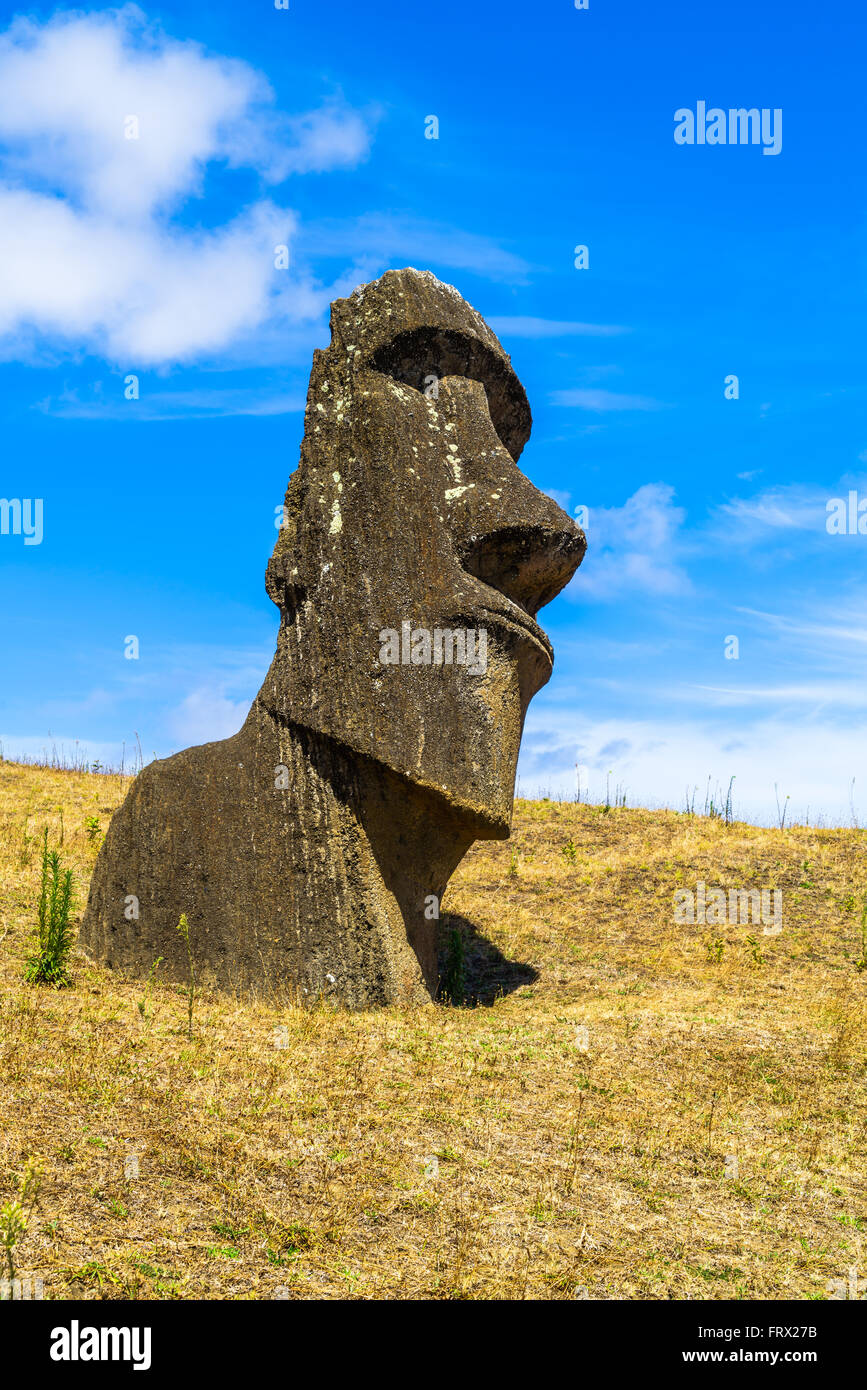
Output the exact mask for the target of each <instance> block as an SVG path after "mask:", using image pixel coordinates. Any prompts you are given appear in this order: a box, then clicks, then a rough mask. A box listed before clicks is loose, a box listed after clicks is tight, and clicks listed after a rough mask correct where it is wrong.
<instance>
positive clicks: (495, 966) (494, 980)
mask: <svg viewBox="0 0 867 1390" xmlns="http://www.w3.org/2000/svg"><path fill="white" fill-rule="evenodd" d="M438 956H439V988H438V989H437V1003H438V1004H445V1005H450V1006H452V1007H455V1008H458V1007H461V1006H463V1007H465V1008H471V1009H476V1008H490V1007H491V1005H492V1004H494V1003H496V1001H497V999H500V998H502V997H503V996H504V995H506V994H513V993H514V991H515V990H516V989H520V988H521V987H522V986H524V985H531V984H533V982H534V981H535V980H538V978H539V972H538V970H536V969H535V968H534V967H533V966H532V965H525V964H522V963H521V962H520V961H515V960H508V959H507V958H506V957H505V956H504V955H503V953H502V951H500V950H499V949H498V948H497V947H496V946H495V945H494V944H493V942H492V941H489V940H488V938H487V937H486V936H482V934H481V932H480V931H479V930H478V928H477V927H476V926H474V924H473V923H472V922H471V921H470V920H469V918H468V917H462V916H461V915H460V913H458V912H444V913H443V915H442V917H441V918H440V920H439V932H438Z"/></svg>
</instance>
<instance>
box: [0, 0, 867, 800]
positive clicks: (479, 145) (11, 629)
mask: <svg viewBox="0 0 867 1390" xmlns="http://www.w3.org/2000/svg"><path fill="white" fill-rule="evenodd" d="M19 13H20V12H18V11H16V10H15V9H14V8H12V9H4V11H3V13H2V26H0V27H2V31H3V32H2V37H0V415H2V431H3V455H2V472H0V496H2V497H5V498H7V499H15V498H17V499H22V500H24V499H36V498H41V499H42V500H43V515H44V520H43V531H44V534H43V538H42V542H41V544H39V545H36V544H33V545H25V543H24V537H23V535H14V534H8V535H0V594H2V604H0V652H2V681H0V738H2V742H3V748H4V751H5V753H6V755H7V756H14V755H15V754H16V753H18V754H21V753H27V754H38V753H39V752H40V751H41V749H42V748H44V747H48V748H50V747H51V745H52V743H56V744H57V745H60V744H63V745H65V746H66V748H67V749H70V748H73V747H74V746H75V741H76V740H78V741H79V745H78V746H79V748H82V747H83V748H86V749H87V750H88V754H89V756H92V757H94V758H100V759H101V760H102V761H104V762H105V761H117V760H118V759H119V756H120V749H121V745H122V743H123V742H124V741H125V742H126V745H127V749H129V747H130V746H131V744H132V743H133V742H134V740H135V733H136V731H137V732H138V734H139V735H140V738H141V742H142V746H143V748H144V751H145V756H146V758H147V757H150V756H151V755H152V754H153V753H156V754H157V755H159V756H165V755H166V754H168V753H170V752H172V751H175V750H177V749H179V748H182V747H185V746H187V745H189V744H191V743H199V742H203V741H206V740H207V739H210V738H215V737H223V736H225V735H227V734H229V733H232V732H234V730H235V729H237V728H238V727H239V726H240V723H241V722H242V719H243V717H244V714H245V713H246V710H247V708H248V706H249V702H250V700H251V699H252V697H253V696H254V694H255V693H256V690H257V689H258V686H259V684H260V682H261V679H262V676H263V675H264V672H265V670H266V669H267V666H268V663H269V660H270V656H271V654H272V651H273V646H274V639H275V635H276V629H277V612H276V609H275V608H274V607H273V605H272V604H271V603H270V601H269V600H268V599H267V597H266V595H265V592H264V582H263V581H264V570H265V564H266V562H267V558H268V555H269V553H270V550H271V547H272V546H273V543H274V539H275V536H276V532H275V529H274V514H275V508H276V507H278V506H279V504H280V502H281V501H282V496H283V492H284V489H285V485H286V480H287V478H288V475H289V473H290V472H291V470H292V469H293V468H294V466H295V464H296V462H297V456H298V447H299V444H300V439H301V433H302V428H303V416H302V408H303V402H304V395H305V390H306V381H307V375H308V372H309V367H310V357H311V353H312V350H313V348H314V347H316V346H321V345H324V344H325V343H326V342H327V338H328V331H327V306H328V303H329V302H330V300H331V299H332V298H334V297H336V296H337V295H343V294H346V293H348V292H349V291H351V289H352V288H354V286H355V285H356V284H358V283H361V282H362V281H365V280H369V279H372V278H375V277H376V276H378V275H379V274H381V273H382V272H383V271H384V270H386V269H387V268H388V267H389V266H401V265H407V264H411V265H415V266H418V267H419V268H422V269H429V270H432V271H433V272H434V274H436V275H438V276H439V277H440V278H441V279H444V280H446V281H448V282H449V283H451V284H454V285H456V286H457V287H458V289H459V290H460V291H461V293H462V294H464V295H465V296H466V298H467V299H468V300H469V301H470V302H471V303H472V304H473V305H474V306H475V307H476V308H478V309H479V311H480V312H481V313H482V314H483V315H484V317H485V318H486V319H488V321H489V322H490V323H491V324H492V326H493V327H494V329H495V330H496V331H497V332H498V333H499V335H500V338H501V340H502V342H503V344H504V346H505V348H506V350H507V351H508V352H510V353H511V355H512V360H513V363H514V365H515V367H516V370H517V371H518V374H519V376H520V377H521V379H522V381H523V382H524V385H525V387H526V389H527V393H528V395H529V398H530V403H531V406H532V409H533V414H534V429H533V435H532V438H531V440H530V443H529V444H528V446H527V448H526V450H525V452H524V454H523V456H522V463H521V466H522V467H523V469H524V471H525V472H526V473H527V474H528V476H530V477H531V478H532V479H533V481H534V482H535V483H536V484H537V485H538V486H540V487H541V488H543V489H545V490H546V491H549V492H551V493H552V494H554V495H555V496H556V497H557V498H558V500H560V501H561V503H562V504H563V505H564V506H566V507H567V508H568V509H569V510H570V511H574V509H575V508H576V507H578V506H582V505H583V506H586V507H588V508H589V520H588V526H587V533H588V542H589V549H588V554H587V557H586V559H585V562H584V564H583V565H582V567H581V569H580V570H579V571H578V574H577V576H576V578H575V579H574V580H573V581H572V584H571V585H570V586H569V589H568V590H567V591H566V592H565V593H564V594H563V595H561V597H560V598H558V599H557V600H556V601H555V602H554V603H553V604H552V605H551V606H550V607H549V608H547V609H546V610H544V612H543V614H542V621H543V625H544V626H545V627H546V629H547V630H548V631H549V633H550V634H551V637H552V640H553V641H554V645H555V650H556V654H557V660H556V665H555V672H554V676H553V678H552V681H551V683H550V684H549V686H548V687H546V689H545V690H544V691H543V692H541V693H540V695H539V696H537V698H536V700H535V701H534V703H533V705H532V706H531V711H530V714H529V716H528V721H527V728H526V732H525V739H524V747H523V752H522V761H521V768H520V778H521V781H520V790H521V792H522V793H524V794H530V793H532V792H539V791H542V792H545V791H548V790H550V791H551V792H552V793H557V792H558V791H559V792H563V793H566V794H571V793H572V792H573V790H574V788H575V777H576V773H575V765H576V763H578V764H579V765H580V766H581V768H582V784H583V785H584V786H585V787H587V786H588V785H589V789H590V794H591V796H593V797H594V798H598V797H600V796H602V795H604V789H605V784H606V780H607V778H608V775H609V773H610V779H611V785H612V788H613V787H614V785H615V784H619V785H621V786H622V787H624V788H625V789H626V791H627V796H628V799H629V801H630V803H633V802H640V803H644V804H651V805H653V804H670V805H674V806H680V807H682V806H683V804H684V799H685V795H686V788H687V787H688V786H689V787H690V788H692V787H694V786H696V785H697V786H698V787H699V788H700V791H699V794H698V797H697V802H698V804H699V805H701V804H702V803H703V800H704V794H705V787H706V784H707V780H708V778H711V781H712V784H713V785H715V784H717V783H719V784H721V785H722V786H726V785H727V784H728V782H729V779H730V778H731V777H732V776H734V777H735V779H736V780H735V783H734V800H735V805H736V807H737V809H738V811H739V812H740V814H742V815H744V816H746V817H748V818H751V819H755V820H758V821H762V820H772V819H773V818H774V816H775V814H776V807H775V783H776V784H777V793H776V794H777V795H779V797H780V799H781V801H782V800H783V799H784V798H785V797H786V796H788V797H790V798H791V800H790V802H789V815H790V816H794V817H803V816H806V815H809V819H810V820H811V821H814V820H822V821H824V823H826V824H833V823H844V824H845V823H849V821H850V819H851V808H850V798H851V801H852V803H853V804H854V807H855V811H856V815H857V816H858V817H859V819H860V820H861V822H862V823H863V821H864V820H867V757H865V749H867V729H865V718H864V701H865V673H867V621H865V602H864V600H865V589H867V585H865V564H864V560H865V550H867V536H861V535H858V534H855V535H831V534H829V533H828V531H827V528H826V521H827V505H828V502H829V500H830V499H832V498H837V497H844V498H845V497H848V494H849V492H850V491H854V492H856V493H857V496H858V498H859V499H860V498H865V499H867V420H865V409H864V407H865V372H864V366H865V350H864V332H863V320H864V297H865V250H864V242H865V206H867V197H865V178H864V172H863V170H864V158H863V148H862V147H863V142H864V135H865V119H864V114H863V99H862V97H861V91H862V87H863V78H862V71H861V69H862V55H863V52H864V49H865V39H867V32H865V30H867V21H865V18H864V16H863V11H862V10H861V7H860V6H857V5H855V4H854V3H828V4H825V5H823V6H820V7H816V6H814V5H807V4H806V3H794V4H793V3H791V0H790V3H786V4H783V3H781V2H780V0H763V3H762V4H761V5H756V4H755V0H752V3H746V0H733V3H730V4H728V5H726V6H724V7H723V6H718V7H716V8H715V9H712V10H709V9H707V7H698V6H696V7H692V9H690V8H688V7H683V6H660V5H647V4H640V3H637V2H636V0H623V2H622V3H614V2H613V0H590V7H589V9H588V10H586V11H584V10H581V11H579V10H576V9H575V8H574V4H573V3H572V0H569V2H568V3H567V0H559V2H558V3H555V2H553V0H546V2H545V3H542V4H540V5H538V6H536V7H527V6H525V5H518V4H515V3H511V2H509V3H504V2H501V3H493V2H492V0H479V3H476V4H473V5H471V6H470V5H466V4H460V5H458V4H455V3H452V0H441V3H439V4H438V5H437V6H435V7H434V6H424V5H417V6H403V5H401V6H398V5H395V4H393V3H388V4H386V3H377V2H376V0H372V2H371V3H366V4H364V5H358V4H351V3H348V0H337V3H331V4H329V5H327V6H325V5H323V4H322V3H321V0H320V3H314V0H291V5H290V9H289V10H288V12H287V11H277V10H275V9H273V8H269V7H268V6H267V5H266V4H265V3H258V4H255V5H247V6H238V5H230V4H228V3H221V2H220V0H218V2H217V3H214V4H211V5H207V6H203V5H200V4H196V5H186V4H168V5H160V6H147V7H145V8H143V9H136V8H135V7H132V6H127V7H125V8H124V9H123V10H120V11H117V10H114V11H112V10H106V9H93V10H91V9H84V10H80V11H76V12H74V14H73V13H72V12H70V11H64V10H63V9H60V10H57V11H54V10H52V9H49V8H40V7H36V8H35V9H33V10H28V11H27V16H28V18H27V19H26V20H21V19H20V18H18V17H17V16H18V15H19ZM699 101H704V102H706V103H707V105H708V107H719V108H722V109H723V110H727V109H729V108H737V107H755V108H759V109H768V110H771V111H773V110H781V111H782V113H783V114H782V126H781V129H782V148H781V150H780V152H779V153H778V154H776V155H765V154H764V153H763V149H762V147H761V145H738V144H736V145H723V146H720V145H716V146H714V145H708V144H705V145H697V144H696V145H691V146H689V145H678V144H676V143H675V140H674V129H675V120H674V113H675V111H677V110H679V109H681V108H689V109H692V110H695V109H696V105H697V103H698V102H699ZM131 114H138V116H139V119H140V132H139V138H138V139H137V140H131V139H125V138H124V135H123V122H124V120H125V119H126V117H127V116H129V115H131ZM430 115H436V116H437V117H438V120H439V138H438V139H437V140H430V139H426V138H425V118H426V117H428V116H430ZM278 243H279V244H285V245H287V246H288V248H289V268H288V269H287V270H276V269H275V268H274V265H273V247H274V245H276V244H278ZM577 245H586V246H587V247H588V248H589V268H588V269H580V270H579V269H576V268H575V265H574V259H575V256H574V248H575V247H576V246H577ZM129 374H135V375H136V376H137V377H138V379H139V399H138V400H127V399H125V396H124V382H125V379H126V378H127V377H128V375H129ZM732 374H734V375H736V376H737V378H738V382H739V397H738V399H726V397H725V381H726V378H727V377H728V376H730V375H732ZM130 635H135V636H137V637H138V639H139V649H140V655H139V659H138V660H127V659H125V657H124V639H125V638H126V637H127V636H130ZM731 636H736V637H737V638H738V642H739V655H738V658H737V659H736V660H732V659H726V656H725V647H726V638H728V637H731ZM729 647H731V644H729ZM853 778H854V779H855V783H854V790H853V788H852V779H853Z"/></svg>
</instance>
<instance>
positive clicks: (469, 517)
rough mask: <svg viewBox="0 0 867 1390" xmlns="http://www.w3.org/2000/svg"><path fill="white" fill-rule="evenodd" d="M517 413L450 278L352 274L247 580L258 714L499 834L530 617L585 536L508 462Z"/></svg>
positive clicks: (522, 709)
mask: <svg viewBox="0 0 867 1390" xmlns="http://www.w3.org/2000/svg"><path fill="white" fill-rule="evenodd" d="M530 426H531V416H530V409H529V406H528V403H527V398H526V395H525V393H524V390H523V387H522V386H521V383H520V382H519V381H518V378H517V376H516V375H515V373H514V371H513V369H512V366H511V363H510V361H509V358H508V357H507V355H506V353H505V352H504V351H503V349H502V347H501V346H500V343H499V342H498V341H497V339H496V337H495V336H494V334H493V333H492V332H491V330H490V329H489V328H488V327H487V325H486V324H485V323H484V321H483V319H482V318H481V317H480V316H479V314H478V313H476V311H475V310H474V309H472V308H471V307H470V305H469V304H467V302H466V301H465V300H464V299H463V298H462V297H461V296H460V295H459V294H458V292H457V291H456V290H455V289H453V288H452V287H451V286H449V285H445V284H442V283H441V282H440V281H438V280H437V279H436V278H435V277H434V276H432V275H430V274H429V273H426V272H419V271H416V270H411V269H409V270H400V271H388V272H387V273H386V274H385V275H383V276H382V278H381V279H379V280H377V281H375V282H374V283H372V284H369V285H363V286H361V287H360V288H359V289H357V290H356V291H355V292H354V294H352V295H351V296H350V297H349V298H348V299H344V300H337V301H336V302H335V303H334V305H333V306H332V312H331V344H330V346H329V347H328V348H327V349H326V350H324V351H317V352H316V353H315V354H314V361H313V369H312V372H311V376H310V386H309V392H308V398H307V409H306V416H305V432H304V441H303V444H302V448H301V459H300V463H299V466H298V468H297V469H296V471H295V473H294V474H293V475H292V477H291V479H290V481H289V487H288V490H287V493H286V504H285V509H284V519H285V524H284V526H283V527H282V528H281V531H280V536H279V538H278V541H277V544H276V546H275V549H274V553H273V555H272V557H271V560H270V563H269V565H268V571H267V577H266V583H267V588H268V592H269V594H270V595H271V597H272V599H273V600H274V602H275V603H276V604H277V605H278V607H279V608H280V612H281V628H280V635H279V638H278V644H277V655H276V657H275V659H274V662H273V664H272V667H271V670H270V672H269V674H268V677H267V678H266V681H265V684H264V686H263V688H262V691H261V693H260V697H259V699H260V701H261V702H262V703H263V704H264V705H265V707H266V708H267V709H268V710H269V712H270V713H272V714H273V715H274V716H275V717H277V718H278V719H281V720H284V721H286V722H287V724H289V725H300V726H303V727H305V728H308V729H312V730H314V731H316V732H318V733H320V734H323V735H326V736H327V737H328V738H330V739H333V740H335V741H337V742H338V743H340V744H342V745H344V746H345V747H346V748H348V749H350V750H353V751H354V752H355V753H357V754H359V755H361V756H362V757H364V758H370V759H374V760H376V761H377V762H380V763H383V764H385V765H386V766H387V767H388V768H390V769H391V770H392V771H393V772H396V773H398V774H399V775H400V776H402V777H405V778H407V779H408V780H409V781H410V782H411V783H412V784H413V785H414V786H415V787H417V788H419V789H422V790H424V791H425V792H426V793H428V794H429V795H430V796H431V797H434V798H437V799H439V800H440V801H445V802H447V803H448V806H449V808H450V812H451V814H453V815H454V816H455V817H457V818H458V819H460V820H461V821H463V822H465V823H466V825H467V827H468V828H470V829H472V831H473V834H474V835H475V836H477V837H480V838H484V837H499V836H504V835H506V834H508V829H509V824H510V821H511V811H512V799H513V795H514V784H515V772H516V766H517V758H518V749H519V745H520V740H521V733H522V729H523V723H524V716H525V714H526V710H527V706H528V704H529V701H530V699H531V698H532V696H533V695H534V694H535V693H536V691H537V690H538V689H539V688H540V687H541V686H542V685H544V684H545V682H546V681H547V680H548V678H549V676H550V674H551V668H552V660H553V656H552V651H551V647H550V644H549V642H548V639H547V638H546V636H545V634H544V633H543V632H542V630H541V628H539V626H538V625H537V623H536V621H535V614H536V613H537V611H538V610H539V609H540V608H541V607H542V606H543V605H544V604H546V603H548V602H550V600H551V599H552V598H554V596H555V595H556V594H557V593H558V592H559V591H560V590H561V589H562V588H563V586H564V585H565V584H566V583H567V582H568V580H569V579H570V578H571V576H572V574H573V573H574V571H575V569H576V568H577V566H578V565H579V564H580V562H581V559H582V557H583V554H584V549H585V540H584V535H583V533H582V531H581V530H580V529H579V528H578V526H576V525H575V523H574V522H573V521H572V520H571V518H570V517H569V516H567V514H566V513H565V512H563V511H562V510H561V509H560V507H558V506H557V504H556V503H555V502H554V501H553V500H552V499H551V498H549V497H547V496H545V495H544V494H543V493H541V492H539V491H538V490H537V489H536V488H535V487H534V486H533V485H532V483H530V482H529V480H528V479H527V478H526V477H525V476H524V474H523V473H522V472H521V471H520V469H519V468H518V466H517V461H518V459H519V457H520V454H521V451H522V449H523V447H524V444H525V443H526V441H527V439H528V437H529V433H530ZM437 633H439V634H440V640H439V643H437ZM424 634H428V637H427V640H426V639H425V636H424ZM461 634H463V644H462V642H461ZM482 634H484V638H482ZM395 641H396V643H397V645H396V646H395ZM462 654H463V659H462ZM438 657H439V659H437V658H438ZM440 810H442V807H440Z"/></svg>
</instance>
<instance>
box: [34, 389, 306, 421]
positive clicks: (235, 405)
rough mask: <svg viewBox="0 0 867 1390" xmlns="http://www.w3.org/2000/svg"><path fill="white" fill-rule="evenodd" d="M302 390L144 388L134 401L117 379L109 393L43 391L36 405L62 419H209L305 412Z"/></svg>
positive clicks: (97, 391)
mask: <svg viewBox="0 0 867 1390" xmlns="http://www.w3.org/2000/svg"><path fill="white" fill-rule="evenodd" d="M304 406H305V400H304V397H303V395H302V394H301V393H300V392H296V393H293V392H289V391H287V392H275V391H273V390H270V391H269V390H267V389H266V390H263V389H261V388H253V387H251V388H243V387H241V388H237V387H235V388H226V389H221V388H204V387H203V388H200V389H194V390H188V391H154V392H145V394H144V395H143V396H141V397H140V399H139V400H137V401H127V400H125V399H124V398H123V397H122V393H121V390H120V386H119V385H118V384H117V383H115V384H114V390H113V393H112V395H109V394H108V393H107V392H106V391H105V390H104V388H103V384H102V383H101V382H100V383H97V386H96V387H95V388H94V390H93V392H92V393H91V395H90V396H89V397H88V398H85V399H82V397H81V395H80V392H78V391H77V390H72V391H65V392H63V393H62V394H61V395H59V396H56V397H51V396H46V397H44V398H43V399H42V400H41V401H38V402H37V405H36V408H37V409H38V410H40V411H42V412H43V414H45V415H53V416H56V417H58V418H60V419H63V420H119V421H123V422H124V423H140V422H142V421H159V420H176V419H179V418H181V417H183V418H184V419H194V420H195V419H199V420H209V419H211V420H213V419H219V418H221V417H223V416H233V415H254V416H267V415H291V414H295V413H297V412H299V411H303V409H304Z"/></svg>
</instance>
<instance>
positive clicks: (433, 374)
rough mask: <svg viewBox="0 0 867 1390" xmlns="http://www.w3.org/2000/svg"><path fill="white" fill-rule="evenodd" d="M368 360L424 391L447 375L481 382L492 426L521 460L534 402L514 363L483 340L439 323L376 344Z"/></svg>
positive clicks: (432, 391) (432, 389)
mask: <svg viewBox="0 0 867 1390" xmlns="http://www.w3.org/2000/svg"><path fill="white" fill-rule="evenodd" d="M367 365H368V366H369V367H372V368H373V370H374V371H377V372H384V373H385V374H386V375H387V376H390V377H393V378H394V380H395V381H400V382H402V383H403V384H404V385H406V386H412V387H413V388H414V389H415V390H416V391H420V392H422V393H423V394H426V395H432V394H435V393H436V383H437V382H439V381H441V380H442V379H443V378H444V377H447V376H464V377H469V378H471V379H472V380H473V381H479V382H481V383H482V385H483V386H484V388H485V391H486V392H487V396H488V409H489V411H490V415H491V421H492V423H493V426H494V429H495V430H496V431H497V434H498V435H499V437H500V439H501V440H502V443H503V445H504V447H505V448H506V449H508V451H509V453H510V454H511V455H512V458H513V459H515V460H516V461H517V459H518V457H519V455H520V453H521V450H522V449H523V447H524V445H525V444H526V442H527V439H528V438H529V435H530V426H531V423H532V419H531V416H530V407H529V405H528V403H527V397H526V394H525V392H524V388H523V386H522V385H521V383H520V382H519V380H518V378H517V377H516V376H515V373H514V372H513V371H512V369H511V367H509V366H508V364H507V363H506V362H504V361H502V360H501V359H500V358H499V357H498V356H497V355H496V353H494V352H493V351H492V350H491V349H490V348H489V347H488V346H487V344H486V343H483V342H482V341H481V339H479V338H472V337H470V336H469V335H467V334H463V333H456V332H454V331H452V330H447V329H441V328H414V329H408V330H407V331H406V332H405V333H399V334H398V335H397V337H396V338H393V339H392V340H391V342H390V343H386V344H385V346H384V347H381V348H378V349H377V351H376V352H374V353H373V354H372V355H371V357H370V358H369V359H368V362H367Z"/></svg>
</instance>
